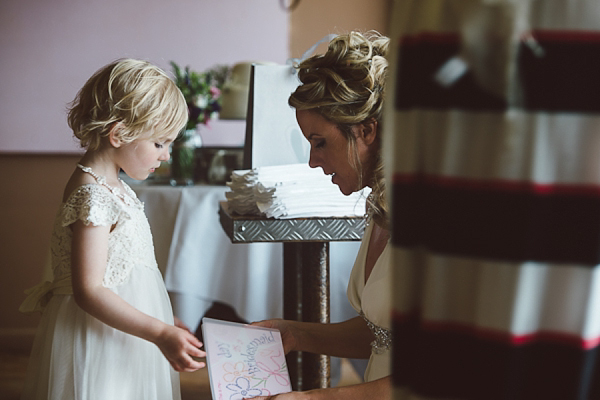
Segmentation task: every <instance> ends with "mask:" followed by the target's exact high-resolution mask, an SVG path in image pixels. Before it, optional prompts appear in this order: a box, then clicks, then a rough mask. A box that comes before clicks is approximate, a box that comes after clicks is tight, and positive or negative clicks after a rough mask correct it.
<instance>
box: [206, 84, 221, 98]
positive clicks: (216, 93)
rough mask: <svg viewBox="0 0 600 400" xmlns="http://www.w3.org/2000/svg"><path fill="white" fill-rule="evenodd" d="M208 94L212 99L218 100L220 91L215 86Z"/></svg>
mask: <svg viewBox="0 0 600 400" xmlns="http://www.w3.org/2000/svg"><path fill="white" fill-rule="evenodd" d="M209 91H210V94H211V95H212V97H213V99H218V98H219V96H220V95H221V89H219V88H218V87H216V86H212V87H211V88H210V89H209Z"/></svg>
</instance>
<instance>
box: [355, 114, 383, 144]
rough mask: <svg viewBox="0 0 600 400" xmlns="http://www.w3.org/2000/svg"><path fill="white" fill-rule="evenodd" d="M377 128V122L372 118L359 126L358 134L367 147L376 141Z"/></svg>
mask: <svg viewBox="0 0 600 400" xmlns="http://www.w3.org/2000/svg"><path fill="white" fill-rule="evenodd" d="M377 128H378V126H377V121H376V120H375V119H374V118H371V119H368V120H366V121H363V122H362V123H361V124H360V125H359V129H360V131H359V134H360V136H362V139H363V141H364V142H365V143H366V144H367V145H370V144H372V143H373V142H375V139H377Z"/></svg>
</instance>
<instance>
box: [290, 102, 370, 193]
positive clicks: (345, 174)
mask: <svg viewBox="0 0 600 400" xmlns="http://www.w3.org/2000/svg"><path fill="white" fill-rule="evenodd" d="M296 119H297V120H298V125H300V129H301V130H302V133H303V134H304V137H306V139H307V140H308V141H309V143H310V160H309V163H308V164H309V165H310V166H311V167H312V168H316V167H321V168H323V172H325V174H327V175H331V181H332V182H333V183H335V184H336V185H338V187H339V188H340V191H341V192H342V193H344V194H345V195H349V194H351V193H353V192H356V191H357V190H360V189H362V187H359V182H360V179H359V176H358V172H357V170H356V169H355V168H353V167H352V165H351V164H350V160H351V154H350V148H349V146H348V139H347V138H346V136H345V135H344V134H343V133H342V131H341V130H340V129H339V128H338V126H337V125H336V124H334V123H333V122H330V121H328V120H327V119H325V117H323V116H322V115H320V114H318V113H317V112H315V111H311V110H298V111H296ZM355 137H356V141H357V143H356V145H357V149H358V155H359V159H361V161H363V159H364V158H365V157H366V155H367V154H366V150H367V149H366V147H365V146H364V143H363V142H362V139H361V137H360V135H358V136H357V135H355ZM363 165H364V164H363ZM362 181H363V182H364V183H365V184H366V183H367V182H366V181H365V180H364V179H363V180H362ZM363 186H364V185H363Z"/></svg>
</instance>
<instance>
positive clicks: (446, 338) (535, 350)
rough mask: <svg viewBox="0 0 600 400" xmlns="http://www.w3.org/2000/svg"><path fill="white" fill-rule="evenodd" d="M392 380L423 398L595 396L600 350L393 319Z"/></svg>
mask: <svg viewBox="0 0 600 400" xmlns="http://www.w3.org/2000/svg"><path fill="white" fill-rule="evenodd" d="M393 324H394V325H393V330H392V332H393V335H394V338H393V343H394V347H393V352H394V354H393V360H394V363H393V366H392V378H393V384H394V386H396V387H409V388H410V389H411V391H412V392H414V393H417V394H419V395H422V396H428V397H439V398H456V399H461V400H483V399H485V400H537V399H544V400H591V399H598V398H599V397H598V395H599V394H600V393H599V391H598V389H599V386H600V384H599V380H600V379H599V378H600V370H599V369H600V368H599V367H598V357H597V356H598V351H597V348H595V349H593V350H587V351H586V350H582V349H577V348H575V347H572V346H568V345H561V344H556V343H547V342H536V343H532V344H527V345H521V346H510V345H508V344H505V343H499V342H494V341H491V340H484V339H481V338H476V337H473V336H469V335H467V334H461V333H456V332H439V331H436V332H427V331H425V330H422V329H419V327H418V324H417V322H416V321H415V320H412V321H407V320H402V321H399V320H395V321H394V322H393Z"/></svg>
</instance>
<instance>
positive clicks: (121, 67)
mask: <svg viewBox="0 0 600 400" xmlns="http://www.w3.org/2000/svg"><path fill="white" fill-rule="evenodd" d="M187 119H188V109H187V105H186V102H185V99H184V97H183V94H182V93H181V91H180V90H179V89H178V88H177V86H176V85H175V83H174V82H173V80H172V79H171V78H169V76H168V75H167V74H166V73H165V72H164V71H163V70H161V69H160V68H158V67H156V66H154V65H152V64H150V63H149V62H147V61H141V60H134V59H121V60H117V61H115V62H113V63H111V64H108V65H107V66H105V67H103V68H101V69H99V70H98V71H97V72H96V73H95V74H94V75H93V76H92V77H91V78H90V79H88V81H87V82H86V83H85V85H83V87H82V88H81V90H80V91H79V93H77V96H76V97H75V99H74V100H73V102H72V103H71V104H70V107H69V112H68V123H69V127H71V129H72V130H73V134H74V135H75V137H76V138H78V139H79V141H80V143H81V146H82V147H84V148H86V149H88V150H96V149H98V147H99V146H100V143H101V140H102V138H103V137H106V136H108V134H109V132H110V130H111V129H112V128H113V127H114V126H115V124H119V129H117V130H116V131H115V134H116V135H117V137H118V138H119V139H120V140H121V141H122V142H123V143H130V142H132V141H134V140H136V139H161V138H164V137H167V136H169V135H170V134H172V133H173V132H180V131H181V130H182V129H183V128H184V127H185V125H186V123H187Z"/></svg>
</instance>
